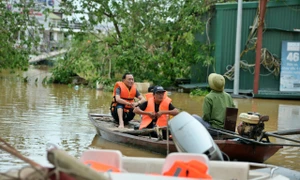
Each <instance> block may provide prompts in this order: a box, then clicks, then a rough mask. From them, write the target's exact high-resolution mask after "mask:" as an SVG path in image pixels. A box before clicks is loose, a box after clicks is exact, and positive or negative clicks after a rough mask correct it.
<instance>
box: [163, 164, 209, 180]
mask: <svg viewBox="0 0 300 180" xmlns="http://www.w3.org/2000/svg"><path fill="white" fill-rule="evenodd" d="M207 171H208V167H207V165H206V164H204V163H202V162H200V161H197V160H191V161H189V162H183V161H175V162H174V164H173V165H172V167H171V168H170V169H169V170H168V171H166V172H164V173H163V175H165V176H177V177H188V178H203V179H212V177H211V176H210V175H209V174H207Z"/></svg>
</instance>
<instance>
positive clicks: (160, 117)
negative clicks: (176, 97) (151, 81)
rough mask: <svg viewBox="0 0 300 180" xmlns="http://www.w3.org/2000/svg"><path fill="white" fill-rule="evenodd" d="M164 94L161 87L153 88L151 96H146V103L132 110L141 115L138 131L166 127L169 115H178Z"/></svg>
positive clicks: (177, 111)
mask: <svg viewBox="0 0 300 180" xmlns="http://www.w3.org/2000/svg"><path fill="white" fill-rule="evenodd" d="M165 93H166V91H165V90H164V88H163V87H162V86H155V87H154V88H153V96H152V97H149V96H148V97H147V101H146V102H144V103H142V104H140V105H139V106H137V107H135V108H134V110H133V112H134V113H136V114H140V115H142V120H141V124H140V127H139V129H144V128H154V127H156V126H157V127H164V126H167V125H168V119H169V115H172V116H175V115H177V114H178V113H179V110H178V109H177V108H175V107H174V106H173V104H172V100H171V99H170V98H169V97H168V96H166V95H165Z"/></svg>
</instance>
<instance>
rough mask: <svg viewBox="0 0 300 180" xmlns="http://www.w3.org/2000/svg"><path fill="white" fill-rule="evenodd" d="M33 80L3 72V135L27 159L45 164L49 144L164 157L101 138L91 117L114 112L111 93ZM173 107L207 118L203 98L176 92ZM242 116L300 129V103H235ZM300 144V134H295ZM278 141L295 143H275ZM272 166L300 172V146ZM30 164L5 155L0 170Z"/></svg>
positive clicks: (40, 72)
mask: <svg viewBox="0 0 300 180" xmlns="http://www.w3.org/2000/svg"><path fill="white" fill-rule="evenodd" d="M21 76H23V77H25V76H27V77H28V80H29V81H28V83H24V82H22V79H21V78H18V77H16V76H13V75H11V74H9V73H8V72H2V73H1V74H0V88H1V93H0V136H1V137H3V138H4V139H5V140H6V141H8V142H9V143H10V144H12V145H13V146H14V147H16V148H17V149H18V150H19V151H20V152H21V153H22V154H23V155H25V156H27V157H29V158H31V159H34V160H35V161H36V162H38V163H40V164H42V165H49V163H48V161H47V160H46V147H47V144H48V143H51V144H54V145H56V146H58V147H60V148H62V149H64V150H66V151H68V153H69V154H71V155H73V156H75V157H79V156H80V154H81V153H82V151H84V150H86V149H88V148H104V149H118V150H121V151H122V153H123V154H124V155H126V156H149V157H159V156H160V155H157V154H153V153H150V152H146V151H144V150H139V149H135V148H131V147H128V146H123V145H119V144H114V143H110V142H107V141H105V140H103V139H101V138H100V137H98V136H95V135H96V131H95V128H94V127H93V126H92V125H91V123H90V122H89V120H88V117H87V114H88V113H89V112H94V113H104V114H108V113H109V106H110V102H111V92H102V91H97V90H95V89H88V88H83V87H80V86H79V87H78V89H77V88H74V87H69V86H67V85H53V84H49V85H43V84H42V83H41V82H42V80H43V78H44V77H46V76H49V73H48V70H47V69H33V68H31V69H30V70H29V71H28V72H26V73H24V74H21ZM170 97H171V98H172V99H173V104H174V105H175V106H176V107H178V108H179V109H181V110H183V111H187V112H189V113H191V114H199V115H201V114H202V103H203V97H191V96H189V94H184V93H176V92H172V94H171V95H170ZM234 103H235V104H236V105H237V107H238V108H239V113H242V112H248V111H255V112H259V113H261V114H265V115H269V116H270V120H269V121H268V122H266V123H265V126H266V130H267V131H275V130H286V129H293V128H300V127H299V126H300V123H299V120H300V117H299V114H300V113H299V112H300V101H290V100H266V99H234ZM289 137H292V138H293V139H298V140H300V137H299V135H292V136H289ZM271 140H272V141H274V142H278V143H289V142H285V140H278V139H277V140H275V139H274V138H272V139H271ZM267 163H270V164H275V165H281V166H284V167H288V168H292V169H296V170H300V167H299V166H298V163H300V156H299V148H296V147H285V148H284V149H282V150H280V151H279V152H278V153H276V154H275V156H273V157H271V158H270V159H269V160H268V161H267ZM23 165H24V163H23V162H22V161H20V160H18V159H16V158H14V157H12V156H11V155H9V154H7V153H5V152H3V151H0V171H4V170H7V169H10V168H16V167H21V166H23Z"/></svg>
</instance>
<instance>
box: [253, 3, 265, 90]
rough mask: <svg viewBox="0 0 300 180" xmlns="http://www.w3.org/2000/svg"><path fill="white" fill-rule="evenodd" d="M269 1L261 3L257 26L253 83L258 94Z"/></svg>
mask: <svg viewBox="0 0 300 180" xmlns="http://www.w3.org/2000/svg"><path fill="white" fill-rule="evenodd" d="M267 1H268V0H260V1H259V15H258V26H257V41H256V56H255V72H254V82H253V93H254V94H257V93H258V88H259V74H260V57H261V48H262V33H263V28H264V19H265V13H266V6H267Z"/></svg>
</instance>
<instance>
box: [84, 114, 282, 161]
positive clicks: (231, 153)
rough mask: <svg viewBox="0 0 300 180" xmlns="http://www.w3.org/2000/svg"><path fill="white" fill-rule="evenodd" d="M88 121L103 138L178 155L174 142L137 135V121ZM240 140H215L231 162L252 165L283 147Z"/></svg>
mask: <svg viewBox="0 0 300 180" xmlns="http://www.w3.org/2000/svg"><path fill="white" fill-rule="evenodd" d="M89 120H90V121H91V122H92V124H93V125H94V126H95V127H96V130H97V132H98V134H99V135H101V136H102V138H103V139H105V140H108V141H112V142H116V143H122V144H126V145H129V146H134V147H137V148H142V149H146V150H149V151H151V152H156V153H160V154H168V153H169V152H177V149H176V146H175V144H174V143H173V141H167V140H158V139H157V138H150V137H149V136H143V135H138V134H139V133H142V132H141V130H134V129H133V127H134V126H135V125H137V124H138V122H135V121H134V120H132V121H133V122H131V123H130V124H129V125H128V126H127V127H126V128H124V129H122V130H121V129H118V128H117V125H116V124H115V123H114V121H113V118H112V117H111V116H110V115H107V114H91V113H90V114H89ZM243 139H244V140H243V141H240V140H239V139H238V138H234V139H225V140H214V141H215V143H216V144H217V145H218V146H219V148H220V150H221V151H222V152H223V154H224V155H225V156H226V157H227V156H228V157H229V159H230V160H238V161H249V162H264V161H266V160H267V159H268V158H270V157H271V156H273V155H274V154H275V153H276V152H277V151H278V150H279V149H281V148H282V147H283V146H282V145H276V144H272V143H263V142H255V141H253V140H252V141H251V140H249V141H247V139H246V138H243Z"/></svg>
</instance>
